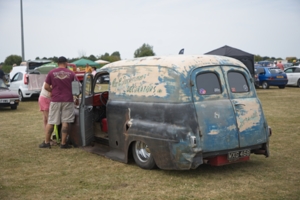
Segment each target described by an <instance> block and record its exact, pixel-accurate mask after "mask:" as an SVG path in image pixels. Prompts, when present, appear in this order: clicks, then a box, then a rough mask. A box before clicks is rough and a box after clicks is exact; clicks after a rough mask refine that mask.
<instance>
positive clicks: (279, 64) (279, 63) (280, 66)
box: [277, 61, 284, 70]
mask: <svg viewBox="0 0 300 200" xmlns="http://www.w3.org/2000/svg"><path fill="white" fill-rule="evenodd" d="M277 67H278V68H279V69H281V70H284V67H283V64H282V63H281V61H279V62H278V64H277Z"/></svg>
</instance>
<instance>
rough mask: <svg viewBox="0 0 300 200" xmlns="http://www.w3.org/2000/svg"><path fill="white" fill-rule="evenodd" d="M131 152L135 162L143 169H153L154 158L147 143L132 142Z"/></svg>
mask: <svg viewBox="0 0 300 200" xmlns="http://www.w3.org/2000/svg"><path fill="white" fill-rule="evenodd" d="M132 154H133V158H134V161H135V163H136V164H137V165H138V166H139V167H140V168H143V169H154V168H155V167H156V164H155V161H154V158H153V156H152V154H151V151H150V148H149V147H148V145H147V144H146V143H144V142H141V141H136V142H134V144H133V146H132Z"/></svg>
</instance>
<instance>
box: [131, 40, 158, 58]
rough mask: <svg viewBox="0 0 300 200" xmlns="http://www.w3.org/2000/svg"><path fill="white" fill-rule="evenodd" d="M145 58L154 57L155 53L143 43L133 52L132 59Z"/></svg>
mask: <svg viewBox="0 0 300 200" xmlns="http://www.w3.org/2000/svg"><path fill="white" fill-rule="evenodd" d="M145 56H155V53H154V51H153V47H152V46H150V45H149V44H146V43H144V44H143V45H142V46H141V47H140V48H138V49H137V50H135V52H134V57H135V58H138V57H145Z"/></svg>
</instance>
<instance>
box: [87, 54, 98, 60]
mask: <svg viewBox="0 0 300 200" xmlns="http://www.w3.org/2000/svg"><path fill="white" fill-rule="evenodd" d="M87 59H89V60H92V61H95V60H97V58H96V57H95V56H94V55H90V56H89V57H88V58H87Z"/></svg>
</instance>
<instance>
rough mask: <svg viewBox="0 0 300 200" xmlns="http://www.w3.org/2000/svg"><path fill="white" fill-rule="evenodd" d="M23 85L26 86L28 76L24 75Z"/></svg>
mask: <svg viewBox="0 0 300 200" xmlns="http://www.w3.org/2000/svg"><path fill="white" fill-rule="evenodd" d="M23 79H24V84H25V85H27V84H28V75H27V74H24V78H23Z"/></svg>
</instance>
